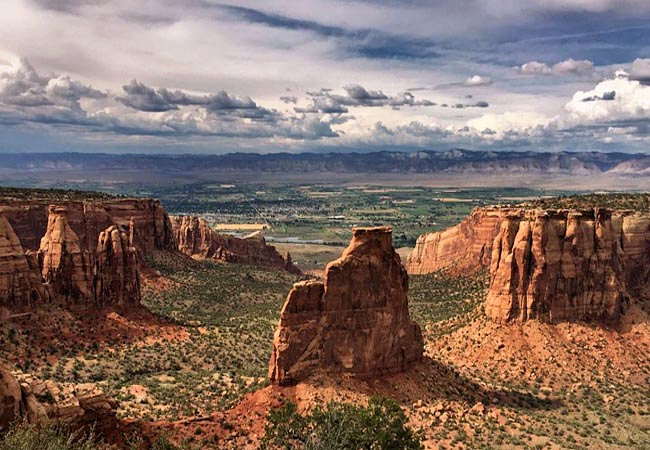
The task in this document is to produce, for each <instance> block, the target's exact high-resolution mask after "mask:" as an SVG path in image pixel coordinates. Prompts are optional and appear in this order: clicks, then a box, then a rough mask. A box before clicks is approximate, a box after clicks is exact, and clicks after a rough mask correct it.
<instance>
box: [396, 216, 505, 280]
mask: <svg viewBox="0 0 650 450" xmlns="http://www.w3.org/2000/svg"><path fill="white" fill-rule="evenodd" d="M506 215H507V211H506V210H502V209H499V208H477V209H475V210H474V211H472V213H471V214H470V215H469V217H467V218H466V219H465V220H463V221H462V222H461V223H459V224H458V225H456V226H454V227H451V228H449V229H447V230H444V231H440V232H435V233H426V234H423V235H421V236H420V237H418V240H417V242H416V244H415V248H414V249H413V252H411V254H410V255H409V257H408V259H407V264H406V268H407V270H408V272H409V273H411V274H426V273H431V272H435V271H437V270H443V269H444V270H447V271H450V272H453V273H473V272H476V271H477V270H480V269H481V268H484V267H487V266H489V264H490V257H491V254H492V243H493V241H494V238H495V237H496V235H497V233H498V232H499V228H500V226H501V222H503V220H504V218H505V216H506Z"/></svg>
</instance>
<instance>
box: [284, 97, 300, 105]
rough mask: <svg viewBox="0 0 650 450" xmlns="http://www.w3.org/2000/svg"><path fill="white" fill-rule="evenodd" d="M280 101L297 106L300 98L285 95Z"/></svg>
mask: <svg viewBox="0 0 650 450" xmlns="http://www.w3.org/2000/svg"><path fill="white" fill-rule="evenodd" d="M280 101H282V102H284V103H286V104H289V103H293V104H296V103H298V97H296V96H294V95H283V96H282V97H280Z"/></svg>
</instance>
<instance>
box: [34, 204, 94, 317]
mask: <svg viewBox="0 0 650 450" xmlns="http://www.w3.org/2000/svg"><path fill="white" fill-rule="evenodd" d="M66 213H67V211H66V209H65V208H64V207H60V206H52V207H51V208H50V217H49V219H48V224H47V231H46V232H45V235H44V236H43V238H42V239H41V247H40V250H39V252H38V259H39V263H40V266H41V271H42V274H43V279H44V280H45V282H46V283H47V284H48V285H49V286H50V287H51V289H52V293H53V294H54V295H55V297H56V298H57V300H58V299H60V300H61V301H62V302H63V303H64V304H66V305H76V304H79V303H85V302H88V301H89V300H90V301H94V300H95V292H94V286H93V273H92V269H93V266H92V261H91V253H90V252H89V251H88V250H87V249H85V248H82V246H81V241H80V240H79V236H77V234H76V233H75V232H74V231H73V230H72V228H71V227H70V225H69V224H68V221H67V217H66Z"/></svg>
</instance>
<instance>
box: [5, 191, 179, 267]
mask: <svg viewBox="0 0 650 450" xmlns="http://www.w3.org/2000/svg"><path fill="white" fill-rule="evenodd" d="M51 205H56V206H58V207H61V208H63V209H65V211H66V218H67V222H68V225H69V226H70V228H71V229H72V231H74V233H75V234H76V235H77V237H78V238H79V242H80V245H81V246H82V247H83V248H84V249H86V250H88V251H90V252H93V251H95V247H96V245H97V241H98V239H99V234H100V233H101V232H102V231H104V230H105V229H106V228H108V227H110V226H111V225H117V226H118V227H120V228H121V229H125V230H126V229H131V233H132V234H133V239H132V244H133V245H134V246H135V247H136V248H137V249H138V251H140V252H142V253H143V254H145V255H148V254H150V253H151V252H153V251H154V250H176V242H175V240H174V234H173V231H172V225H171V221H170V220H169V216H168V215H167V213H166V212H165V209H164V208H163V207H162V205H161V204H160V202H159V201H157V200H151V199H122V198H115V199H110V200H101V201H99V200H89V201H61V202H59V201H52V200H38V199H37V200H28V201H22V200H21V201H14V200H3V199H0V214H3V215H4V216H5V217H6V218H7V220H8V221H9V223H10V224H11V226H12V228H13V229H14V231H15V233H16V235H17V236H18V239H19V240H20V242H21V244H22V246H23V248H24V249H25V250H32V251H37V250H38V249H39V247H40V240H41V238H42V237H43V236H44V235H45V232H46V231H47V227H48V217H49V207H50V206H51Z"/></svg>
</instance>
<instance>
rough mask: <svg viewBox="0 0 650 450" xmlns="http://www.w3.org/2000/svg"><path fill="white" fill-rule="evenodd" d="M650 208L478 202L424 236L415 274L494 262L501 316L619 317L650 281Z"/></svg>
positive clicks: (492, 310) (495, 300) (490, 302)
mask: <svg viewBox="0 0 650 450" xmlns="http://www.w3.org/2000/svg"><path fill="white" fill-rule="evenodd" d="M649 258H650V214H641V213H635V212H633V211H629V210H612V209H605V208H582V209H547V210H543V209H539V208H533V207H522V208H494V207H489V208H479V209H476V210H474V211H473V212H472V214H471V215H470V216H469V217H468V218H467V219H466V220H464V221H463V222H462V223H460V224H459V225H457V226H455V227H453V228H450V229H449V230H446V231H443V232H440V233H430V234H425V235H422V236H420V238H419V239H418V242H417V245H416V247H415V250H414V251H413V253H412V254H411V255H410V256H409V259H408V266H407V267H408V270H409V272H410V273H417V274H421V273H430V272H433V271H436V270H441V269H446V270H448V271H451V272H454V271H456V272H463V273H472V272H476V271H478V270H481V269H485V268H489V272H490V286H489V290H488V295H487V300H486V313H487V315H488V316H490V317H491V318H493V319H494V320H496V321H498V322H507V321H513V320H516V321H525V320H528V319H540V320H543V321H549V322H555V321H561V320H597V321H602V320H604V321H613V320H617V319H618V317H619V316H620V315H621V313H622V312H623V310H624V308H625V306H626V305H627V303H628V301H629V299H630V298H639V297H640V296H644V295H645V290H646V285H647V284H648V281H649V280H650V276H649V270H648V268H647V263H648V259H649Z"/></svg>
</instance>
